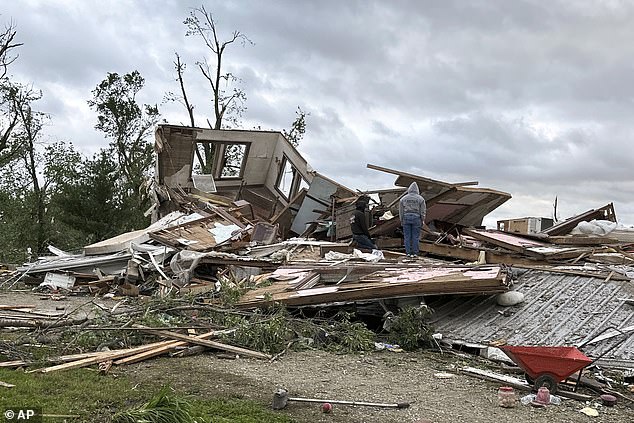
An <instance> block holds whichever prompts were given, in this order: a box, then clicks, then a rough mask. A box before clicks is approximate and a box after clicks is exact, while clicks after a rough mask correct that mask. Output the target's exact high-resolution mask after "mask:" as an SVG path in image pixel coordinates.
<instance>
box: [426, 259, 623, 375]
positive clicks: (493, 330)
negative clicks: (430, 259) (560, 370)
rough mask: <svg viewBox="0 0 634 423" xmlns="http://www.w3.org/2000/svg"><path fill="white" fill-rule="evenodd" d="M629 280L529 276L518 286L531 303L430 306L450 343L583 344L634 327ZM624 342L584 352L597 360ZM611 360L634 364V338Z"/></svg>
mask: <svg viewBox="0 0 634 423" xmlns="http://www.w3.org/2000/svg"><path fill="white" fill-rule="evenodd" d="M630 283H631V282H629V281H611V282H604V281H603V280H602V279H597V278H591V277H584V276H572V275H566V274H555V273H550V272H541V271H529V272H527V273H526V274H524V275H523V276H522V277H521V278H520V279H519V280H518V281H516V282H515V289H516V290H517V291H519V292H522V293H524V295H525V301H524V302H523V303H522V304H520V305H517V306H513V307H502V306H498V305H497V304H496V302H495V297H494V296H488V297H482V296H478V297H462V298H452V299H449V300H446V299H436V300H431V301H428V304H429V306H430V307H431V308H432V309H433V310H434V317H433V319H434V322H435V323H434V325H435V329H436V331H438V332H441V333H443V335H444V336H445V337H446V338H449V339H453V340H461V341H466V342H474V343H481V344H486V343H487V342H489V341H493V340H506V342H507V343H508V344H510V345H552V346H562V345H577V344H581V343H584V342H587V341H588V340H590V339H593V338H594V337H595V336H597V335H599V334H601V333H602V332H604V331H605V330H606V329H608V328H609V327H611V326H613V327H617V328H621V329H623V328H627V327H629V326H632V325H634V307H633V306H631V305H628V304H627V303H626V302H625V301H624V298H625V297H628V296H630V297H631V296H632V295H631V294H629V295H628V292H627V291H628V290H630V292H632V291H631V289H632V288H631V287H628V284H630ZM617 341H618V338H611V339H609V340H605V341H604V342H599V343H596V344H592V345H587V346H586V347H584V348H582V350H583V351H584V353H586V354H587V355H589V356H590V357H597V356H599V355H601V354H602V353H603V352H605V351H607V350H608V349H609V348H610V347H611V346H613V345H614V344H615V343H616V342H617ZM604 358H605V359H608V360H610V359H611V360H620V361H622V360H633V361H632V366H631V367H634V333H632V336H630V337H629V339H627V340H626V341H625V342H624V343H622V344H621V345H620V346H618V347H616V348H614V349H613V350H612V351H610V352H608V353H607V354H606V355H605V356H604Z"/></svg>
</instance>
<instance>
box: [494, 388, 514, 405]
mask: <svg viewBox="0 0 634 423" xmlns="http://www.w3.org/2000/svg"><path fill="white" fill-rule="evenodd" d="M498 405H499V406H500V407H503V408H514V407H515V406H516V405H517V395H515V391H514V390H513V388H512V387H511V386H500V388H499V389H498Z"/></svg>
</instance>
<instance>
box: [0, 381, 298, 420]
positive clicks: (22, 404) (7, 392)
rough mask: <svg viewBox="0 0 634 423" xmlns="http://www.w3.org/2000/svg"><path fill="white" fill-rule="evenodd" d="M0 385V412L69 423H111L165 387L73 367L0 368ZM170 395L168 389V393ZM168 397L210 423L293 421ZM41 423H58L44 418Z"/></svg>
mask: <svg viewBox="0 0 634 423" xmlns="http://www.w3.org/2000/svg"><path fill="white" fill-rule="evenodd" d="M0 381H3V382H6V383H11V384H13V385H15V387H13V388H4V387H0V412H2V411H3V410H4V409H5V408H33V407H35V408H40V409H41V410H42V412H43V414H64V415H79V416H81V417H79V418H75V419H68V420H67V421H68V422H77V423H79V422H86V423H88V422H111V421H112V417H113V415H114V414H115V413H117V412H121V411H125V410H132V409H136V408H139V407H141V406H142V405H143V404H144V403H147V402H148V401H150V400H151V399H152V398H153V397H155V396H156V395H160V393H161V392H163V391H164V389H165V388H163V390H162V388H161V387H160V386H157V385H156V384H148V385H146V386H144V385H133V383H132V382H131V381H130V380H129V379H128V378H127V377H126V376H125V375H118V376H115V375H113V374H110V375H106V376H103V375H100V374H99V373H98V372H97V371H95V370H90V369H76V370H68V371H62V372H52V373H48V374H38V373H30V374H27V373H24V372H21V371H16V370H8V369H0ZM170 392H171V390H170ZM172 395H173V396H174V397H175V398H177V399H182V400H184V401H185V400H186V401H187V402H188V403H189V404H190V405H191V407H192V412H193V414H195V415H197V416H202V417H203V420H202V421H205V422H213V423H216V422H217V423H225V422H232V423H256V422H271V423H292V422H293V420H292V419H290V418H289V417H288V416H286V415H284V414H280V413H274V412H272V411H269V410H268V409H267V408H266V407H265V406H263V405H261V404H259V403H256V402H253V401H247V400H242V399H236V398H229V397H227V398H221V397H216V398H200V397H191V396H187V395H186V394H185V393H183V392H175V393H172ZM44 421H45V422H49V421H50V422H61V421H63V420H62V419H59V418H44Z"/></svg>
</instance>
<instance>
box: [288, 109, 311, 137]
mask: <svg viewBox="0 0 634 423" xmlns="http://www.w3.org/2000/svg"><path fill="white" fill-rule="evenodd" d="M295 114H296V115H297V117H296V118H295V120H294V121H293V123H292V124H291V128H290V129H289V130H288V131H287V130H286V129H282V134H284V136H285V137H286V139H287V140H289V141H290V142H291V144H293V146H295V147H297V146H298V145H299V143H300V141H301V140H302V138H304V134H305V133H306V116H309V115H310V113H306V112H305V111H303V110H302V108H301V107H299V106H297V111H296V112H295Z"/></svg>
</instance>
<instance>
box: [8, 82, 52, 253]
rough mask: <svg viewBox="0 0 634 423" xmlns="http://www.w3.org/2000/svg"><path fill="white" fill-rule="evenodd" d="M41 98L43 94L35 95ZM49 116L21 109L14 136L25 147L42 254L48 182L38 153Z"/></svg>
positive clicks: (28, 107) (35, 228)
mask: <svg viewBox="0 0 634 423" xmlns="http://www.w3.org/2000/svg"><path fill="white" fill-rule="evenodd" d="M35 95H36V98H37V99H39V98H41V93H38V94H35ZM47 119H48V115H46V114H45V113H42V112H38V111H35V110H33V109H32V107H31V104H30V103H29V104H27V105H25V106H24V107H21V108H20V109H19V120H20V127H19V129H18V131H17V132H16V133H15V134H14V135H15V138H16V139H17V140H18V141H19V143H20V144H21V145H22V146H23V149H22V153H21V159H22V162H23V164H24V168H25V169H26V172H27V175H28V179H27V180H28V182H29V185H30V192H29V194H30V196H31V197H32V198H31V201H30V203H31V219H32V222H33V228H32V233H33V234H34V235H35V238H34V247H35V249H34V251H37V252H42V251H43V250H44V249H45V248H46V242H47V239H46V238H47V236H46V235H47V234H46V232H47V229H46V221H45V219H44V213H45V209H46V200H47V199H46V190H47V187H48V182H44V183H42V182H41V181H40V179H39V164H40V162H41V160H42V157H41V155H40V154H39V153H38V148H37V146H38V143H39V142H40V138H41V135H42V128H43V127H44V122H45V120H47Z"/></svg>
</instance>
